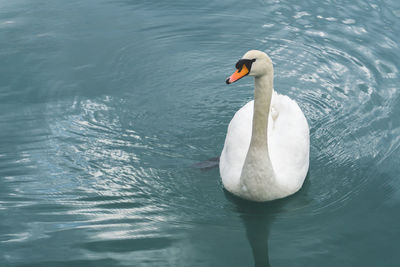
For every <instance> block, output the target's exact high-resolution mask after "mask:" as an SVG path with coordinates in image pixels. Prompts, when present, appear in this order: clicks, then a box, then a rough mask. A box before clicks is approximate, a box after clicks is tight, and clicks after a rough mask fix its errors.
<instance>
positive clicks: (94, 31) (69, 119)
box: [0, 0, 400, 266]
mask: <svg viewBox="0 0 400 267" xmlns="http://www.w3.org/2000/svg"><path fill="white" fill-rule="evenodd" d="M399 36H400V4H399V2H398V1H395V0H387V1H378V0H373V1H361V0H356V1H325V2H321V1H301V2H299V1H294V0H293V1H278V0H277V1H245V2H243V1H242V2H240V3H239V2H237V1H232V0H224V1H181V0H177V1H168V2H166V1H136V0H120V1H118V0H114V1H110V0H100V1H94V0H88V1H83V0H71V1H60V0H58V1H43V0H37V1H27V0H15V1H5V0H1V1H0V62H2V64H1V71H0V265H2V266H15V265H17V266H31V265H45V266H58V265H61V266H74V265H77V266H117V265H129V266H252V265H254V262H257V264H258V266H266V265H267V264H268V263H269V264H270V265H271V266H399V264H400V256H399V253H398V248H399V245H398V240H399V238H400V226H399V221H400V213H399V208H400V177H399V170H400V164H399V156H400V149H399V147H400V120H399V117H398V116H399V115H398V114H400V93H399V91H398V86H399V84H400V75H399V62H400V48H399ZM249 49H259V50H263V51H265V52H267V53H268V54H269V55H270V56H271V58H272V60H273V62H274V64H275V88H276V90H277V91H279V92H280V93H282V94H286V95H289V96H290V97H291V98H293V99H295V100H296V101H297V102H298V103H299V105H300V107H301V108H302V109H303V111H304V113H305V115H306V117H307V119H308V122H309V125H310V129H311V156H310V170H309V174H308V176H307V179H306V181H305V184H304V186H303V188H302V189H301V190H300V191H299V192H298V193H297V194H295V195H294V196H292V197H289V198H287V199H284V200H280V201H275V202H272V203H268V204H261V205H255V204H252V203H248V202H244V201H241V200H238V199H235V198H233V197H232V196H230V195H229V194H227V193H225V192H224V190H223V188H222V184H221V181H220V177H219V172H218V168H214V169H208V170H201V169H199V168H197V167H196V166H198V165H196V163H198V162H200V161H203V160H207V159H208V158H212V157H216V156H218V155H219V153H220V151H221V150H222V146H223V142H224V138H225V134H226V128H227V125H228V123H229V121H230V119H231V118H232V116H233V114H234V112H235V111H236V110H238V109H239V108H240V107H241V106H242V105H244V104H245V103H246V102H247V101H249V100H250V99H252V97H253V91H252V80H251V79H250V78H247V79H243V80H241V81H240V82H238V83H236V84H234V85H231V86H226V85H225V83H224V81H225V78H226V77H227V76H228V75H230V74H231V73H232V71H233V70H234V64H235V63H236V61H237V60H238V59H239V58H240V57H241V56H242V55H243V54H244V53H245V52H246V51H247V50H249Z"/></svg>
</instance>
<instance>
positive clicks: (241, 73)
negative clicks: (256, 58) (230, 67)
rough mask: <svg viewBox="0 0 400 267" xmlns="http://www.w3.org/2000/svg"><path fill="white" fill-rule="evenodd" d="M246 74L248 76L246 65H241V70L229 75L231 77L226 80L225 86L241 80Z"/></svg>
mask: <svg viewBox="0 0 400 267" xmlns="http://www.w3.org/2000/svg"><path fill="white" fill-rule="evenodd" d="M247 74H249V69H248V68H247V67H246V65H243V66H242V68H241V69H237V70H236V71H235V73H234V74H232V75H231V77H229V78H228V79H226V84H231V83H233V82H236V81H237V80H240V79H242V78H243V77H244V76H246V75H247Z"/></svg>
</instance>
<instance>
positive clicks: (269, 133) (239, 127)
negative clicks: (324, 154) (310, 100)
mask: <svg viewBox="0 0 400 267" xmlns="http://www.w3.org/2000/svg"><path fill="white" fill-rule="evenodd" d="M236 69H237V70H236V71H235V73H233V74H232V75H231V76H230V77H229V78H228V79H227V80H226V83H227V84H231V83H233V82H235V81H237V80H239V79H241V78H243V77H245V76H247V75H249V76H253V77H254V80H255V86H254V100H252V101H250V102H248V103H247V104H246V105H244V106H243V107H242V108H241V109H240V110H239V111H237V112H236V114H235V115H234V117H233V118H232V120H231V122H230V123H229V126H228V131H227V134H226V138H225V143H224V148H223V149H222V152H221V156H220V163H219V169H220V175H221V178H222V183H223V185H224V188H225V189H226V190H227V191H229V192H231V193H232V194H234V195H236V196H238V197H241V198H244V199H247V200H251V201H257V202H263V201H270V200H274V199H279V198H283V197H286V196H289V195H291V194H294V193H295V192H297V191H298V190H299V189H300V188H301V186H302V185H303V182H304V179H305V177H306V175H307V172H308V166H309V151H310V137H309V135H310V134H309V127H308V123H307V120H306V118H305V116H304V114H303V112H302V111H301V109H300V107H299V106H298V105H297V103H296V102H295V101H294V100H292V99H290V98H289V97H288V96H285V95H280V94H278V93H276V92H275V91H274V89H273V75H274V70H273V66H272V61H271V59H270V58H269V56H268V55H267V54H265V53H264V52H261V51H258V50H250V51H248V52H247V53H246V54H244V56H243V57H242V59H240V60H239V61H238V62H237V63H236Z"/></svg>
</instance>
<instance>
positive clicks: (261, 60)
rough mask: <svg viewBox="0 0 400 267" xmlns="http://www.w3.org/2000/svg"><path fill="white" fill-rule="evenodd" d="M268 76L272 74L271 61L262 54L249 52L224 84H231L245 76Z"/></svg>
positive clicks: (255, 51) (253, 51)
mask: <svg viewBox="0 0 400 267" xmlns="http://www.w3.org/2000/svg"><path fill="white" fill-rule="evenodd" d="M268 74H273V68H272V61H271V59H270V58H269V57H268V56H267V54H265V53H264V52H261V51H258V50H250V51H248V52H247V53H246V54H244V56H243V57H242V58H241V59H240V60H239V61H238V62H237V63H236V71H235V73H233V74H232V75H231V76H230V77H229V78H228V79H226V83H227V84H231V83H233V82H236V81H237V80H239V79H241V78H243V77H244V76H247V75H249V76H254V77H260V76H263V75H268Z"/></svg>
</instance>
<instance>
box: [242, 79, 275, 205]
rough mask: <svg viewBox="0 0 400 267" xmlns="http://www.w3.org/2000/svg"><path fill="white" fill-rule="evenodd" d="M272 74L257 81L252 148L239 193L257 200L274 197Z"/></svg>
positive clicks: (244, 166) (243, 169) (246, 160)
mask: <svg viewBox="0 0 400 267" xmlns="http://www.w3.org/2000/svg"><path fill="white" fill-rule="evenodd" d="M272 91H273V74H272V72H271V73H270V74H269V75H263V76H261V77H256V78H255V87H254V113H253V126H252V136H251V141H250V147H249V150H248V152H247V155H246V159H245V162H244V165H243V168H242V173H241V176H240V188H239V190H240V194H241V195H242V197H244V198H247V199H250V200H254V201H266V200H270V199H273V198H274V197H275V194H276V192H275V190H274V188H276V178H275V174H274V170H273V168H272V164H271V160H270V156H269V153H268V117H269V112H270V107H271V99H272Z"/></svg>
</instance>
